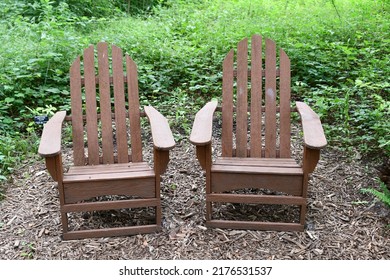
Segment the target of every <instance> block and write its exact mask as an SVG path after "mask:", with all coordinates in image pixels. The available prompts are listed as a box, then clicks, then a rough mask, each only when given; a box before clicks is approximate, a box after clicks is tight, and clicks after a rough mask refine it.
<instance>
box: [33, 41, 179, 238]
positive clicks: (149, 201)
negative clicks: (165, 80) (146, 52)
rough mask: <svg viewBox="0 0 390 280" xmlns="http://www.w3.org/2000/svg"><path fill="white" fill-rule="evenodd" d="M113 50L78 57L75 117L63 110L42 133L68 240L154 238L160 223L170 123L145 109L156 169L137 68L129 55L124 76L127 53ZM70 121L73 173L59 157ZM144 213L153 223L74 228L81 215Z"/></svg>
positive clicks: (73, 72)
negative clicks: (144, 128) (147, 155)
mask: <svg viewBox="0 0 390 280" xmlns="http://www.w3.org/2000/svg"><path fill="white" fill-rule="evenodd" d="M111 52H112V55H111V56H112V59H109V53H110V52H109V47H108V44H107V43H105V42H101V43H98V44H97V58H96V56H95V51H94V46H93V45H91V46H90V47H88V48H87V49H85V50H84V53H83V62H81V59H80V56H79V57H77V58H76V60H75V61H74V62H73V64H72V66H71V68H70V95H71V115H68V116H67V115H66V112H65V111H61V112H57V113H56V114H55V115H54V116H53V117H52V118H51V119H50V120H49V121H48V122H47V123H46V124H45V125H44V129H43V132H42V138H41V141H40V145H39V150H38V152H39V154H40V155H41V156H42V157H44V158H45V161H46V167H47V170H48V172H49V173H50V175H51V176H52V178H53V179H54V181H56V182H57V183H58V190H59V200H60V211H61V221H62V227H63V239H65V240H67V239H80V238H91V237H106V236H121V235H132V234H141V233H151V232H154V231H157V230H159V229H160V225H161V199H160V180H161V179H160V175H161V174H162V173H163V172H164V171H165V170H166V167H167V164H168V161H169V150H170V149H172V148H173V147H174V146H175V142H174V139H173V137H172V133H171V131H170V128H169V125H168V122H167V120H166V119H165V118H164V117H163V116H162V115H161V114H160V113H159V112H158V111H157V110H156V109H154V108H153V107H151V106H146V107H145V108H144V110H145V113H146V116H147V117H148V119H149V121H150V128H151V134H152V137H153V146H154V147H153V153H154V166H153V169H152V168H151V167H149V165H148V164H147V163H146V162H145V161H144V160H143V153H142V146H143V144H142V140H141V125H140V124H141V122H140V117H141V115H143V116H145V114H144V113H141V112H140V108H139V93H138V80H137V79H138V78H137V66H136V64H135V62H134V61H133V60H132V59H131V58H130V56H129V55H127V54H126V56H125V67H126V68H125V72H124V63H123V62H124V59H123V53H122V50H121V49H120V48H118V47H117V46H115V45H112V49H111ZM110 61H112V62H110ZM95 62H96V63H95ZM95 65H96V66H97V67H95ZM110 65H111V66H110ZM95 68H98V71H96V69H95ZM82 73H83V77H82ZM110 73H112V74H110ZM125 91H127V96H126V94H125ZM64 121H70V125H71V126H72V138H73V165H72V166H70V167H69V169H68V170H64V169H65V168H64V167H63V166H64V164H63V162H62V157H61V153H62V152H61V131H62V125H63V122H64ZM130 147H131V149H129V148H130ZM130 150H131V153H130ZM139 208H142V209H144V210H145V211H146V212H148V211H149V212H150V215H151V219H152V221H149V222H148V221H137V220H136V221H133V222H131V223H130V221H128V220H126V222H127V223H125V224H126V225H122V224H120V223H119V222H115V223H119V226H118V225H116V224H114V222H113V225H112V226H109V225H107V224H104V223H103V225H102V226H99V227H92V226H90V227H86V228H77V227H76V228H74V227H73V228H72V227H71V225H72V224H71V223H70V222H71V218H72V217H73V216H75V212H79V213H80V212H81V213H85V215H86V216H88V215H87V213H96V211H106V213H108V214H109V215H113V214H114V213H113V212H112V211H114V212H115V211H117V212H116V213H119V211H120V210H121V211H126V210H127V211H130V210H135V209H136V210H140V211H141V210H142V209H139ZM124 209H125V210H124ZM129 209H130V210H129ZM72 215H73V216H72ZM129 220H130V219H129Z"/></svg>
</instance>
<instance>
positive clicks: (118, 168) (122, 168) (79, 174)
mask: <svg viewBox="0 0 390 280" xmlns="http://www.w3.org/2000/svg"><path fill="white" fill-rule="evenodd" d="M148 177H154V171H153V170H152V169H151V168H150V167H149V165H148V164H147V163H146V162H139V163H117V164H104V165H103V164H102V165H86V166H72V167H70V168H69V170H68V172H67V173H66V174H64V183H65V184H66V183H75V182H85V181H106V180H123V179H132V178H148Z"/></svg>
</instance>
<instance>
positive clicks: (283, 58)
mask: <svg viewBox="0 0 390 280" xmlns="http://www.w3.org/2000/svg"><path fill="white" fill-rule="evenodd" d="M290 75H291V74H290V60H289V58H288V56H287V54H286V53H285V52H284V51H283V50H282V49H280V157H282V158H289V157H290V156H291V155H290V154H291V153H290V145H291V144H290V137H291V126H290V102H291V100H290V99H291V90H290V86H291V85H290V83H291V82H290Z"/></svg>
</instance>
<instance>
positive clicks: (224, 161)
mask: <svg viewBox="0 0 390 280" xmlns="http://www.w3.org/2000/svg"><path fill="white" fill-rule="evenodd" d="M302 182H303V170H302V168H301V167H300V166H299V165H298V164H297V163H296V162H295V160H293V159H285V158H218V159H217V160H216V161H215V163H213V165H212V167H211V192H212V193H218V192H225V191H233V190H238V189H243V188H267V189H270V190H274V191H280V192H284V193H286V194H290V195H298V196H300V195H302Z"/></svg>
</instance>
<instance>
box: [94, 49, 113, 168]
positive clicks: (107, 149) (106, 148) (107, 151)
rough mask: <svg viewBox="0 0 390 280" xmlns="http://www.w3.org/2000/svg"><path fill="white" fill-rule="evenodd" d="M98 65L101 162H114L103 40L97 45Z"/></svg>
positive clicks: (106, 64)
mask: <svg viewBox="0 0 390 280" xmlns="http://www.w3.org/2000/svg"><path fill="white" fill-rule="evenodd" d="M97 50H98V65H99V93H100V118H101V122H102V139H103V141H102V150H103V163H114V144H113V140H112V139H113V134H112V118H111V95H110V73H109V65H108V63H109V62H108V46H107V43H105V42H100V43H99V44H98V45H97Z"/></svg>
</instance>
